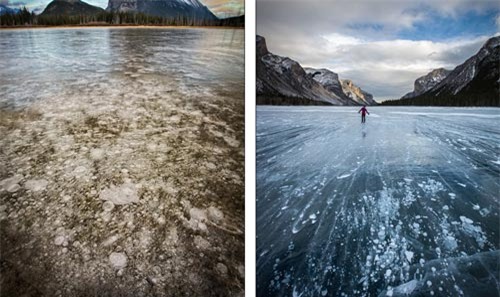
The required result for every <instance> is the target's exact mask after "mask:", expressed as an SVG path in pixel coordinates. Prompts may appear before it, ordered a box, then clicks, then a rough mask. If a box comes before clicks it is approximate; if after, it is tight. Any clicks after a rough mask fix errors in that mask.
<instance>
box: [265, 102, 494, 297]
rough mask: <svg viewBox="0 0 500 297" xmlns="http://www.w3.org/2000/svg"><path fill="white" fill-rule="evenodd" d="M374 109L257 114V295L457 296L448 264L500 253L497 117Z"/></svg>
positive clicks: (479, 111)
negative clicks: (364, 114) (363, 121)
mask: <svg viewBox="0 0 500 297" xmlns="http://www.w3.org/2000/svg"><path fill="white" fill-rule="evenodd" d="M370 112H371V113H372V114H377V115H378V117H371V116H368V117H367V123H366V124H364V125H361V124H360V123H359V121H360V119H359V115H358V114H356V112H355V110H354V108H350V107H322V108H318V107H263V106H259V107H258V108H257V131H256V133H257V291H258V295H259V296H290V295H292V296H322V292H323V291H324V290H326V291H327V292H328V294H327V295H328V296H378V295H379V294H380V296H389V295H390V294H392V296H406V295H405V294H415V295H416V296H429V295H431V292H433V294H434V296H459V295H460V293H459V292H465V291H464V290H465V288H464V285H463V282H462V280H461V276H462V275H463V271H462V270H458V271H457V270H453V269H452V268H451V267H448V266H446V265H445V263H447V262H446V261H452V262H453V261H455V260H450V259H457V260H458V261H462V260H460V259H463V260H464V261H466V259H467V258H466V257H473V255H480V254H481V253H483V252H488V251H493V250H498V249H499V246H498V244H499V243H498V240H497V238H498V236H499V225H498V218H499V214H498V209H499V201H498V192H499V190H500V188H499V185H500V180H499V179H498V176H499V174H500V166H498V164H495V163H494V162H491V159H492V158H495V156H496V154H497V150H498V143H500V131H499V130H498V126H499V125H500V117H499V116H498V110H497V109H490V108H465V109H458V108H417V107H414V108H407V107H396V108H395V107H391V108H389V107H372V108H371V109H370ZM472 148H476V149H472ZM478 207H479V208H478ZM483 210H484V211H483ZM488 210H490V211H488ZM312 215H314V216H312ZM313 221H314V222H315V223H314V224H313ZM290 242H293V249H290V248H289V245H290ZM491 258H494V259H496V260H494V261H493V263H495V261H498V260H499V258H498V253H495V254H491V255H490V256H489V259H491ZM277 259H279V261H276V260H277ZM436 261H437V262H436ZM460 263H462V262H460ZM438 264H439V265H438ZM432 267H434V270H433V269H432ZM489 270H490V271H491V272H490V273H492V274H495V271H494V269H492V268H489ZM446 273H449V275H448V277H446V275H445V274H446ZM451 274H453V275H454V279H453V278H451V277H450V275H451ZM496 274H498V273H497V272H496ZM486 275H487V274H486ZM439 277H441V278H439ZM443 278H445V279H446V280H443ZM441 280H443V283H441ZM427 281H429V283H431V286H430V287H429V286H428V285H427ZM491 281H492V280H491V279H488V278H485V279H479V280H478V281H475V282H471V283H470V284H468V285H469V286H470V288H469V289H468V290H469V292H472V291H473V288H474V287H475V288H483V287H485V286H490V285H491ZM439 288H441V290H440V289H439ZM497 288H498V285H497V286H496V287H495V286H493V287H492V290H494V292H496V293H497V294H498V289H497ZM427 289H428V290H427ZM422 290H424V292H426V293H425V294H424V295H418V294H419V292H422ZM466 296H472V295H466ZM485 296H486V295H485Z"/></svg>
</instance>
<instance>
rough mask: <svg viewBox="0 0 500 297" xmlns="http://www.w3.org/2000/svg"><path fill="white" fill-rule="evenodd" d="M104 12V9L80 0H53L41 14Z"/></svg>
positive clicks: (69, 14)
mask: <svg viewBox="0 0 500 297" xmlns="http://www.w3.org/2000/svg"><path fill="white" fill-rule="evenodd" d="M100 12H104V9H102V8H100V7H97V6H93V5H90V4H88V3H86V2H83V1H80V0H54V1H52V2H50V3H49V4H48V5H47V7H45V9H44V10H43V12H42V13H41V15H42V16H52V15H67V16H76V15H93V14H98V13H100Z"/></svg>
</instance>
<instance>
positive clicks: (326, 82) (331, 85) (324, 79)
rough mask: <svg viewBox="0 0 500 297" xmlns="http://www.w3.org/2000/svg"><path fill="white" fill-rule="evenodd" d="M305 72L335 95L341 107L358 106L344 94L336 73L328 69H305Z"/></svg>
mask: <svg viewBox="0 0 500 297" xmlns="http://www.w3.org/2000/svg"><path fill="white" fill-rule="evenodd" d="M305 70H306V73H307V74H308V75H310V76H311V77H312V78H313V79H314V80H315V81H317V82H318V83H319V84H320V85H322V86H323V87H324V88H325V89H326V90H327V91H330V92H332V93H333V94H335V95H337V96H338V97H339V98H340V99H341V101H342V103H343V105H357V104H358V103H357V102H356V101H354V100H352V99H351V98H350V97H349V95H347V94H346V93H345V92H344V90H343V89H342V84H341V82H340V80H339V75H338V74H337V73H335V72H333V71H330V70H328V69H315V68H305Z"/></svg>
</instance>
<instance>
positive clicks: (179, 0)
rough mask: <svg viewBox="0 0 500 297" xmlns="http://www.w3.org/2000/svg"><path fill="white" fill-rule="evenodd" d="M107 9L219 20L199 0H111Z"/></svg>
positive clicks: (171, 16)
mask: <svg viewBox="0 0 500 297" xmlns="http://www.w3.org/2000/svg"><path fill="white" fill-rule="evenodd" d="M106 10H107V11H118V12H141V13H144V14H149V15H154V16H161V17H170V18H173V17H179V16H183V17H188V18H194V19H203V20H217V17H216V16H215V15H214V14H213V13H212V12H211V11H210V10H209V9H208V8H207V7H206V6H204V5H203V4H202V3H201V2H200V1H198V0H109V2H108V7H107V8H106Z"/></svg>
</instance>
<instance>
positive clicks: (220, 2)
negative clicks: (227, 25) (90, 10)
mask: <svg viewBox="0 0 500 297" xmlns="http://www.w3.org/2000/svg"><path fill="white" fill-rule="evenodd" d="M51 1H52V0H0V4H3V5H6V6H9V7H12V8H16V7H17V8H21V7H23V6H26V7H27V8H28V9H29V10H31V11H32V10H34V11H35V12H36V13H41V12H42V11H43V10H44V9H45V7H46V6H47V4H49V3H50V2H51ZM82 1H84V2H87V3H89V4H92V5H95V6H99V7H102V8H104V9H105V8H106V7H107V6H108V0H82ZM199 1H200V2H201V3H203V4H204V5H205V6H207V7H208V8H209V9H210V10H211V11H212V12H213V13H214V14H215V15H216V16H218V17H230V16H239V15H242V14H244V13H245V0H199Z"/></svg>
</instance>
